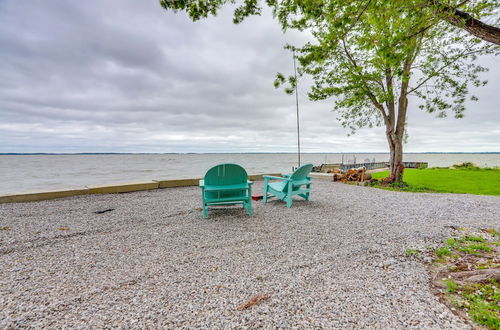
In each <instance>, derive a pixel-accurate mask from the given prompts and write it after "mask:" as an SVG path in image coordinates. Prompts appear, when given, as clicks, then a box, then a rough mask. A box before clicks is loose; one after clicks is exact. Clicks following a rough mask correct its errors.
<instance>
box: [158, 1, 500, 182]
mask: <svg viewBox="0 0 500 330" xmlns="http://www.w3.org/2000/svg"><path fill="white" fill-rule="evenodd" d="M161 3H162V5H163V6H164V7H165V8H167V9H168V8H172V9H175V10H178V9H182V10H186V11H187V12H188V14H189V15H190V16H191V18H192V19H193V20H197V19H200V18H201V17H205V16H207V15H209V14H213V15H215V14H216V13H217V10H218V9H219V8H220V7H221V6H222V5H223V4H225V3H235V1H234V0H227V1H226V0H218V1H202V0H197V1H189V0H178V1H176V0H171V1H168V0H163V1H162V2H161ZM266 3H267V5H269V6H270V7H271V8H272V9H273V13H274V16H275V18H277V20H278V21H279V23H280V24H281V26H282V28H283V29H284V30H286V29H289V28H292V29H298V30H307V31H309V32H310V33H311V34H312V36H313V39H312V40H311V42H309V43H307V44H305V45H302V46H301V47H295V46H291V45H288V46H287V47H289V48H292V49H294V50H295V51H296V52H297V54H298V59H299V63H300V69H299V73H300V75H304V74H306V75H310V76H311V77H312V78H313V82H314V83H313V86H312V87H311V91H310V93H309V97H310V98H311V99H312V100H322V99H329V98H331V99H332V100H333V103H334V110H335V111H337V113H338V114H339V120H340V121H341V123H342V124H343V125H344V126H345V127H348V128H350V129H351V130H352V131H354V130H356V129H357V128H361V127H366V126H369V127H371V126H374V125H384V126H385V128H386V130H385V132H386V137H387V141H388V144H389V149H390V168H391V178H392V180H395V181H401V180H402V170H403V167H402V165H401V163H402V160H403V158H402V157H403V140H404V137H405V133H406V122H407V112H408V109H409V101H410V100H412V102H414V103H415V104H417V106H418V107H420V108H422V109H425V110H426V111H428V112H431V113H433V112H434V113H437V114H438V116H440V117H444V116H446V115H447V113H448V112H452V113H454V114H455V117H457V118H460V117H462V116H463V111H464V110H465V102H466V100H467V96H468V87H469V86H470V85H474V86H480V85H483V84H485V83H486V82H485V81H481V80H480V79H479V73H481V72H482V71H485V70H486V69H484V68H482V67H481V66H478V65H475V64H474V60H475V59H476V58H477V56H478V55H479V54H486V53H491V52H494V51H495V49H497V48H495V47H493V46H492V45H491V44H489V45H488V44H484V43H483V42H480V41H478V39H477V38H475V37H474V36H472V35H470V34H467V33H465V32H463V31H464V30H461V29H459V28H456V27H455V26H454V25H450V24H447V23H444V22H445V21H443V20H442V19H441V18H440V17H439V16H438V15H436V12H435V9H436V8H435V7H434V6H425V5H422V3H423V2H422V0H365V1H362V2H361V1H345V0H267V1H266ZM360 3H363V5H362V6H361V5H360ZM417 8H418V10H416V9H417ZM260 11H261V7H260V3H259V1H257V0H244V1H243V2H242V3H241V5H240V6H239V7H237V9H236V10H235V17H234V21H235V23H239V22H241V21H242V20H243V19H244V18H245V17H246V16H248V15H255V14H260ZM286 82H288V83H289V85H290V86H288V87H287V88H286V89H285V90H286V91H287V92H292V91H293V87H294V84H295V83H296V81H295V80H294V78H293V77H289V78H288V79H286V78H285V77H284V76H283V75H282V74H278V75H277V79H276V85H277V86H279V85H281V84H283V83H286ZM412 96H413V98H412ZM471 99H472V100H476V99H477V98H476V97H474V96H472V97H471Z"/></svg>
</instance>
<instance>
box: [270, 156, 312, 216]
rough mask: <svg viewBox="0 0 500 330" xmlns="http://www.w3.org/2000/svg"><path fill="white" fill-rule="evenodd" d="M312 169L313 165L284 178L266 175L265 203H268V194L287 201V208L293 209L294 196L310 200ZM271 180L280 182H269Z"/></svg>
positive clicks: (308, 165) (302, 167)
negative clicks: (310, 174) (310, 175)
mask: <svg viewBox="0 0 500 330" xmlns="http://www.w3.org/2000/svg"><path fill="white" fill-rule="evenodd" d="M312 168H313V165H312V164H306V165H303V166H301V167H299V168H298V169H296V170H295V172H293V173H292V174H285V175H283V177H278V176H269V175H264V194H263V202H264V203H266V202H267V198H268V196H267V194H268V193H269V194H270V195H272V196H276V197H278V198H279V199H281V200H282V201H285V202H286V206H287V207H292V197H293V195H299V196H300V197H302V198H304V199H305V200H309V194H310V193H311V178H310V177H309V176H308V175H309V173H311V171H312ZM269 180H279V181H278V182H269Z"/></svg>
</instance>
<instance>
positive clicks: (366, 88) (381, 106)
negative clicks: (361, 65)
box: [342, 39, 390, 125]
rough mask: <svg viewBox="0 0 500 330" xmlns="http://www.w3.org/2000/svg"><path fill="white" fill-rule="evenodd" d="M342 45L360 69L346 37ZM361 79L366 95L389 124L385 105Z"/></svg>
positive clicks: (356, 67)
mask: <svg viewBox="0 0 500 330" xmlns="http://www.w3.org/2000/svg"><path fill="white" fill-rule="evenodd" d="M342 46H343V48H344V52H345V54H346V56H347V58H348V59H349V62H351V65H352V66H353V67H354V69H358V64H357V63H356V60H355V59H354V58H353V57H352V55H351V53H350V52H349V50H348V49H347V46H346V44H345V40H344V39H342ZM361 81H362V82H363V87H364V89H365V92H366V95H367V96H368V98H369V99H370V101H372V103H373V105H374V106H375V107H376V108H377V109H378V110H380V112H381V113H382V117H383V118H384V121H385V123H386V125H389V124H390V120H389V118H388V117H387V113H386V112H385V109H384V106H383V105H382V104H380V102H379V101H377V98H376V97H375V95H374V94H373V92H372V91H371V90H370V88H369V87H368V85H367V84H366V81H365V80H364V79H361Z"/></svg>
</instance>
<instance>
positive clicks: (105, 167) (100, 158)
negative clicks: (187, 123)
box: [0, 153, 500, 194]
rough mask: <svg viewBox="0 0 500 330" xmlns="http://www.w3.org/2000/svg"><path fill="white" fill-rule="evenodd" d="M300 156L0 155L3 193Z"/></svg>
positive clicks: (333, 158) (491, 156)
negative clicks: (222, 164)
mask: <svg viewBox="0 0 500 330" xmlns="http://www.w3.org/2000/svg"><path fill="white" fill-rule="evenodd" d="M388 160H389V154H387V153H372V154H369V153H363V154H319V153H318V154H312V153H308V154H302V155H301V163H302V164H305V163H312V164H314V165H321V164H324V163H325V164H328V163H340V162H342V161H343V162H344V163H353V162H356V163H363V162H370V161H376V162H383V161H388ZM404 161H407V162H428V163H429V166H430V167H444V166H451V165H453V164H457V163H462V162H472V163H475V164H477V165H479V166H482V167H485V166H489V167H493V166H500V153H486V154H484V153H480V154H465V153H464V154H448V153H442V154H437V153H429V154H424V153H415V154H413V153H409V154H405V155H404ZM297 162H298V161H297V155H296V154H266V153H263V154H88V155H79V154H68V155H0V194H13V193H24V192H33V191H52V190H61V189H72V188H82V187H86V186H92V185H108V184H120V183H130V182H141V181H150V180H169V179H187V178H199V177H202V176H203V175H204V174H205V172H206V171H207V170H208V169H209V168H210V167H212V166H214V165H217V164H221V163H236V164H239V165H241V166H243V167H244V168H245V169H246V170H247V172H248V174H259V173H288V172H290V171H291V169H292V167H293V166H297Z"/></svg>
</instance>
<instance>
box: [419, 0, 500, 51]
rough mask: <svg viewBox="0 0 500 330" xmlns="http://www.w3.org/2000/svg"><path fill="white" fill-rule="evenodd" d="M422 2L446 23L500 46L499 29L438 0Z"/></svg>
mask: <svg viewBox="0 0 500 330" xmlns="http://www.w3.org/2000/svg"><path fill="white" fill-rule="evenodd" d="M424 2H425V3H426V4H427V5H428V6H430V7H432V9H433V11H434V12H435V13H436V14H437V15H438V16H440V17H442V18H443V19H444V20H446V21H448V23H450V24H452V25H454V26H456V27H459V28H461V29H464V30H466V31H467V32H469V33H470V34H472V35H474V36H476V37H478V38H480V39H483V40H485V41H488V42H491V43H494V44H497V45H500V28H498V27H496V26H493V25H488V24H486V23H483V22H481V21H480V20H478V19H475V18H474V17H472V16H471V15H470V14H468V13H466V12H463V11H461V10H458V9H457V8H453V7H450V6H447V5H445V4H443V3H442V2H441V1H440V0H424Z"/></svg>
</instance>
